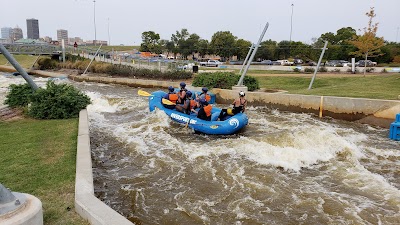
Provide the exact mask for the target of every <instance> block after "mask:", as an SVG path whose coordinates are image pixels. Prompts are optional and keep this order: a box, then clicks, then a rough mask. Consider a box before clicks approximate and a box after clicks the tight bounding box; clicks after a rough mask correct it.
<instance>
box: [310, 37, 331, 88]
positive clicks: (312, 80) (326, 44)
mask: <svg viewBox="0 0 400 225" xmlns="http://www.w3.org/2000/svg"><path fill="white" fill-rule="evenodd" d="M326 46H328V41H325V45H324V48H323V49H322V53H321V56H320V57H319V60H318V64H317V68H316V69H315V71H314V76H313V77H312V79H311V82H310V86H308V90H311V87H312V85H313V83H314V80H315V77H316V76H317V72H318V70H319V66H320V65H321V61H322V57H324V54H325V50H326Z"/></svg>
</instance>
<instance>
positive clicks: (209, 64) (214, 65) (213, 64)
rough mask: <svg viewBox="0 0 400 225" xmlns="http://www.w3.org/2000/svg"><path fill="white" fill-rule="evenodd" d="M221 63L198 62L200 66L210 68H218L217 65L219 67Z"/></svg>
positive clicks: (214, 61)
mask: <svg viewBox="0 0 400 225" xmlns="http://www.w3.org/2000/svg"><path fill="white" fill-rule="evenodd" d="M221 64H222V63H221V62H220V61H218V60H208V61H206V62H200V66H212V67H218V65H221Z"/></svg>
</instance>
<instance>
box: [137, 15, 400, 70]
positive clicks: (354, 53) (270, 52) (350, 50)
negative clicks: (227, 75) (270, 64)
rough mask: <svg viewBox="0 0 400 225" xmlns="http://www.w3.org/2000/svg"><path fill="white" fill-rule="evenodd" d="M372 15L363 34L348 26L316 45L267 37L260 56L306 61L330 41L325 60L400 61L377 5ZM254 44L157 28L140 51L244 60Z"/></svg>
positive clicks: (229, 37)
mask: <svg viewBox="0 0 400 225" xmlns="http://www.w3.org/2000/svg"><path fill="white" fill-rule="evenodd" d="M366 15H367V16H368V17H369V23H368V27H366V28H364V33H363V34H362V35H357V32H356V30H355V29H353V28H351V27H344V28H341V29H339V30H337V31H336V33H332V32H328V33H324V34H322V35H321V36H320V37H319V38H314V39H313V43H312V44H305V43H303V42H300V41H291V42H290V41H286V40H284V41H281V42H277V41H273V40H267V41H264V42H262V43H261V46H260V47H259V49H258V51H257V55H256V58H257V59H258V60H263V59H272V60H277V59H287V58H301V59H303V60H306V61H307V60H312V61H316V60H317V59H318V58H319V55H320V54H321V48H322V47H323V45H324V42H325V41H328V50H327V51H326V53H325V56H324V58H325V59H328V60H329V59H342V60H349V59H350V58H352V57H356V58H358V59H365V58H366V57H369V58H370V57H376V58H374V61H377V62H378V63H390V62H393V61H396V60H398V58H399V57H396V56H399V55H400V44H398V43H394V42H385V41H384V40H383V38H380V37H376V32H377V29H378V23H373V21H372V20H373V18H374V17H375V13H374V8H371V10H370V11H369V12H368V13H366ZM250 46H251V42H250V41H247V40H244V39H238V38H237V37H236V36H234V35H233V34H232V33H231V32H230V31H218V32H216V33H214V35H213V36H212V38H211V41H208V40H206V39H202V38H200V36H199V35H197V34H196V33H192V34H191V33H189V32H188V30H187V29H181V31H176V33H175V34H172V35H171V40H163V39H160V35H159V34H157V33H155V32H154V31H146V32H143V33H142V43H141V46H140V51H148V52H153V53H157V54H161V53H165V52H167V53H168V54H171V53H172V54H174V55H175V56H176V55H177V54H180V55H181V56H182V57H183V58H185V59H186V58H187V57H188V56H190V55H194V54H195V53H198V54H199V56H200V57H201V58H203V57H204V56H205V55H209V54H215V55H219V56H220V57H221V58H222V60H229V59H231V57H232V56H237V58H238V60H243V59H244V58H245V57H246V55H247V53H248V51H249V48H250ZM398 63H400V62H398Z"/></svg>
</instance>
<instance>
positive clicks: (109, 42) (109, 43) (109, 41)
mask: <svg viewBox="0 0 400 225" xmlns="http://www.w3.org/2000/svg"><path fill="white" fill-rule="evenodd" d="M108 45H109V46H110V45H111V40H110V18H108Z"/></svg>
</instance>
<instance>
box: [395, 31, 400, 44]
mask: <svg viewBox="0 0 400 225" xmlns="http://www.w3.org/2000/svg"><path fill="white" fill-rule="evenodd" d="M399 29H400V27H397V34H396V43H397V38H398V37H399Z"/></svg>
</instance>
